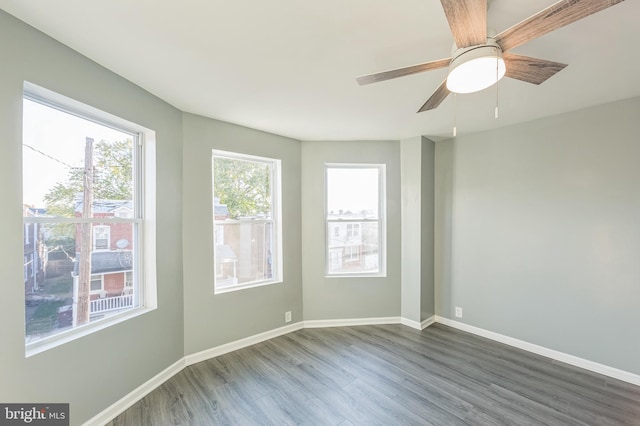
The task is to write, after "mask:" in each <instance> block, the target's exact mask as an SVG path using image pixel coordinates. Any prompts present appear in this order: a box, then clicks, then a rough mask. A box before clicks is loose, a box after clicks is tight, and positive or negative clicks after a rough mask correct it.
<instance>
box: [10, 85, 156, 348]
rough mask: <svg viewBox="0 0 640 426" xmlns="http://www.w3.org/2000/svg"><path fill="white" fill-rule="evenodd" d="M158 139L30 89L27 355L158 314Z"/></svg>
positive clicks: (26, 120)
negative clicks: (152, 225)
mask: <svg viewBox="0 0 640 426" xmlns="http://www.w3.org/2000/svg"><path fill="white" fill-rule="evenodd" d="M153 137H154V134H153V132H152V131H149V130H148V129H144V128H142V127H140V126H137V125H135V124H133V123H129V122H127V121H125V120H122V119H119V118H117V117H114V116H112V115H110V114H107V113H104V112H101V111H98V110H96V109H94V108H92V107H89V106H87V105H84V104H81V103H79V102H76V101H73V100H72V99H69V98H66V97H64V96H62V95H59V94H56V93H53V92H50V91H48V90H46V89H43V88H40V87H38V86H35V85H33V84H30V83H25V90H24V96H23V181H22V183H23V185H22V188H23V211H24V215H23V222H24V224H25V226H27V227H31V228H32V229H33V233H32V234H31V236H32V240H31V243H30V244H29V245H27V244H25V253H24V256H25V259H28V260H29V264H28V265H25V267H26V268H27V269H29V271H28V272H30V275H32V276H33V277H34V278H32V279H29V280H25V342H26V348H27V354H28V355H31V354H34V353H38V352H40V351H42V350H45V349H48V348H50V347H53V346H56V345H58V344H61V343H63V342H66V341H68V340H72V339H74V338H77V337H80V336H82V335H85V334H87V333H90V332H93V331H95V330H97V329H100V328H103V327H105V326H108V325H110V324H113V323H115V322H119V321H122V320H123V319H126V318H130V317H132V316H135V315H138V314H139V313H141V312H144V311H146V310H147V309H149V308H154V307H155V265H154V259H155V251H154V246H155V244H154V241H153V237H152V235H153V232H147V233H145V234H149V235H151V236H147V237H146V239H143V238H142V236H143V232H142V231H143V229H142V228H143V227H144V226H146V223H147V219H152V218H153V217H154V215H155V211H154V204H155V203H150V202H149V201H151V200H152V197H153V195H152V193H153V192H154V191H153V189H154V180H153V171H154V164H153ZM147 138H148V139H149V141H148V143H149V145H148V146H147V145H146V144H147V141H146V139H147ZM143 141H145V143H143ZM147 155H148V156H147ZM145 169H146V170H145ZM143 170H144V173H143ZM143 180H144V182H145V184H146V185H143ZM145 186H146V187H147V188H148V191H151V192H144V191H143V188H144V187H145ZM143 204H144V205H145V207H146V209H145V210H144V211H145V212H146V213H147V216H146V217H144V216H143V215H142V212H143ZM122 212H125V213H126V212H131V214H130V215H129V214H124V215H123V214H122ZM112 238H113V239H114V241H115V242H114V243H113V244H112V240H111V239H112ZM143 248H144V250H143ZM127 274H130V275H127ZM126 288H129V289H132V291H128V292H127V291H125V289H126ZM125 293H126V294H125Z"/></svg>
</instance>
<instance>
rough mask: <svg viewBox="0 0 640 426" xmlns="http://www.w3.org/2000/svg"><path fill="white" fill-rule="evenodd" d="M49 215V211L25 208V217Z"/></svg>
mask: <svg viewBox="0 0 640 426" xmlns="http://www.w3.org/2000/svg"><path fill="white" fill-rule="evenodd" d="M46 214H47V209H44V208H39V207H31V206H24V215H25V216H27V217H38V216H44V215H46Z"/></svg>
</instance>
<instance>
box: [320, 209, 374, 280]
mask: <svg viewBox="0 0 640 426" xmlns="http://www.w3.org/2000/svg"><path fill="white" fill-rule="evenodd" d="M327 226H328V232H327V235H330V236H331V237H330V238H329V241H328V256H327V259H328V260H329V262H328V265H327V269H328V271H327V272H328V273H329V274H336V273H360V272H364V273H367V272H377V271H378V270H379V266H380V265H379V253H378V244H379V238H378V221H373V222H359V223H358V222H342V221H340V222H328V225H327ZM350 230H351V231H350Z"/></svg>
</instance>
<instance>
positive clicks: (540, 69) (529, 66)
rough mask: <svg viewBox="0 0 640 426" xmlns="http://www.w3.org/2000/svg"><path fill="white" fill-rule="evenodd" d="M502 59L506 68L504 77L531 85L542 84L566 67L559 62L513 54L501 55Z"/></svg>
mask: <svg viewBox="0 0 640 426" xmlns="http://www.w3.org/2000/svg"><path fill="white" fill-rule="evenodd" d="M502 57H503V59H504V62H505V65H506V67H507V72H506V73H505V77H511V78H515V79H517V80H521V81H526V82H527V83H533V84H540V83H542V82H544V81H545V80H547V79H548V78H550V77H553V76H554V75H555V74H556V73H557V72H558V71H562V70H563V69H564V67H566V66H567V64H561V63H559V62H553V61H547V60H545V59H537V58H530V57H528V56H522V55H514V54H513V53H503V55H502Z"/></svg>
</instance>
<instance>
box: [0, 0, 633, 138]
mask: <svg viewBox="0 0 640 426" xmlns="http://www.w3.org/2000/svg"><path fill="white" fill-rule="evenodd" d="M554 2H555V1H554V0H493V1H492V2H491V4H490V7H489V11H488V26H489V28H490V30H493V31H494V32H500V31H502V30H504V29H506V28H508V27H510V26H512V25H514V24H516V23H517V22H519V21H521V20H523V19H525V18H527V17H528V16H530V15H532V14H533V13H536V12H538V11H539V10H540V9H543V8H544V7H546V6H549V5H550V4H553V3H554ZM0 8H2V9H3V10H5V11H6V12H8V13H10V14H12V15H14V16H16V17H17V18H19V19H21V20H23V21H25V22H27V23H28V24H30V25H32V26H34V27H36V28H38V29H39V30H41V31H43V32H44V33H46V34H48V35H50V36H51V37H53V38H55V39H57V40H59V41H61V42H62V43H64V44H66V45H67V46H69V47H71V48H73V49H75V50H77V51H78V52H80V53H82V54H83V55H85V56H87V57H89V58H91V59H92V60H94V61H96V62H97V63H99V64H101V65H103V66H105V67H107V68H109V69H111V70H112V71H114V72H116V73H118V74H120V75H121V76H123V77H125V78H127V79H128V80H130V81H133V82H134V83H136V84H138V85H139V86H141V87H143V88H144V89H146V90H148V91H149V92H151V93H153V94H155V95H156V96H158V97H160V98H162V99H164V100H165V101H167V102H169V103H170V104H172V105H174V106H176V107H177V108H179V109H181V110H183V111H187V112H191V113H195V114H200V115H203V116H207V117H212V118H216V119H220V120H224V121H228V122H231V123H237V124H240V125H243V126H247V127H251V128H255V129H260V130H264V131H267V132H272V133H276V134H280V135H284V136H289V137H293V138H296V139H301V140H364V139H401V138H406V137H412V136H417V135H426V136H429V137H433V138H436V139H438V138H440V137H446V136H448V135H450V134H451V128H452V124H453V120H454V101H453V96H449V97H448V98H447V99H446V100H445V101H444V102H443V103H442V104H441V105H440V107H439V108H438V109H437V110H435V111H427V112H423V113H420V114H417V113H416V111H417V110H418V108H419V107H420V106H421V105H422V104H423V103H424V101H425V100H426V99H427V98H428V97H429V96H430V95H431V93H432V92H433V90H435V89H436V88H437V87H438V85H439V84H440V83H441V82H442V81H443V80H444V79H445V77H446V72H447V71H446V69H441V70H436V71H430V72H426V73H421V74H417V75H413V76H409V77H402V78H399V79H395V80H389V81H386V82H381V83H376V84H372V85H368V86H362V87H361V86H358V84H357V83H356V81H355V77H357V76H361V75H364V74H370V73H374V72H379V71H386V70H388V69H393V68H399V67H404V66H408V65H413V64H417V63H421V62H426V61H430V60H434V59H440V58H444V57H448V56H450V54H451V47H452V45H453V38H452V36H451V33H450V30H449V26H448V24H447V20H446V18H445V15H444V13H443V11H442V7H441V5H440V2H439V1H436V0H402V1H398V2H391V1H389V0H347V1H345V0H323V1H301V0H271V1H264V0H236V1H230V0H181V1H173V2H169V1H166V0H165V1H159V0H109V1H107V0H102V1H98V0H96V1H87V0H48V1H42V0H0ZM638 18H640V1H638V0H627V1H625V2H623V3H620V4H618V5H616V6H613V7H611V8H609V9H606V10H604V11H602V12H599V13H597V14H595V15H592V16H589V17H587V18H585V19H583V20H581V21H578V22H576V23H573V24H571V25H569V26H567V27H564V28H562V29H560V30H557V31H555V32H552V33H550V34H547V35H545V36H543V37H540V38H538V39H535V40H533V41H531V42H529V43H527V44H525V45H523V46H521V47H518V48H516V49H514V50H513V52H514V53H519V54H523V55H527V56H533V57H538V58H541V59H548V60H552V61H556V62H562V63H567V64H569V66H568V67H567V68H565V69H564V70H563V71H561V72H560V73H558V74H557V75H556V76H554V77H553V78H551V79H549V80H548V81H546V82H545V83H543V84H542V85H540V86H535V85H532V84H528V83H524V82H520V81H516V80H511V79H503V80H502V81H501V82H500V84H499V104H500V118H499V119H497V120H496V119H494V117H493V113H494V106H495V99H496V92H495V88H490V89H487V90H484V91H482V92H479V93H475V94H470V95H458V97H457V102H456V104H457V113H456V120H457V127H458V133H459V134H462V133H469V132H475V131H480V130H485V129H489V128H495V127H501V126H505V125H509V124H514V123H518V122H523V121H529V120H532V119H536V118H540V117H544V116H549V115H554V114H558V113H562V112H566V111H571V110H576V109H580V108H584V107H588V106H592V105H596V104H601V103H605V102H610V101H615V100H619V99H625V98H630V97H633V96H640V82H639V81H638V77H639V76H640V54H639V53H638V45H639V44H640V25H638V21H639V19H638Z"/></svg>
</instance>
